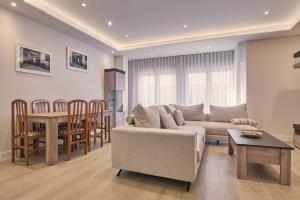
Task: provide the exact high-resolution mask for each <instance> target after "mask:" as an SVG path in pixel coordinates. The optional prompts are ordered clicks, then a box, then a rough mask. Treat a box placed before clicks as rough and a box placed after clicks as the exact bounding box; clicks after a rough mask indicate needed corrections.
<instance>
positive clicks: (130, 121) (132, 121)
mask: <svg viewBox="0 0 300 200" xmlns="http://www.w3.org/2000/svg"><path fill="white" fill-rule="evenodd" d="M126 123H127V124H129V125H130V124H134V116H133V115H128V116H127V117H126Z"/></svg>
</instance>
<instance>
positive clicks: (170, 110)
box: [164, 105, 176, 115]
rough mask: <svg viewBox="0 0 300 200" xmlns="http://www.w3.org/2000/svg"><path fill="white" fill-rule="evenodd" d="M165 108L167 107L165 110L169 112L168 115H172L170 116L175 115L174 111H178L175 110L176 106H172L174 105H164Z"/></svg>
mask: <svg viewBox="0 0 300 200" xmlns="http://www.w3.org/2000/svg"><path fill="white" fill-rule="evenodd" d="M164 107H165V109H166V111H167V113H170V114H172V115H173V114H174V111H175V110H176V109H175V108H174V106H172V105H169V106H168V105H164Z"/></svg>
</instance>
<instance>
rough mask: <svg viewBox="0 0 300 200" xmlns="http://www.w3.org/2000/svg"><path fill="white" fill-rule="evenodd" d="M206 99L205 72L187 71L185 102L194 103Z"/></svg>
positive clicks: (202, 101)
mask: <svg viewBox="0 0 300 200" xmlns="http://www.w3.org/2000/svg"><path fill="white" fill-rule="evenodd" d="M205 101H206V73H204V72H199V73H188V75H187V90H186V104H187V105H195V104H200V103H204V102H205Z"/></svg>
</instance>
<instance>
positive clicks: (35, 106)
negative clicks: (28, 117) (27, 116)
mask: <svg viewBox="0 0 300 200" xmlns="http://www.w3.org/2000/svg"><path fill="white" fill-rule="evenodd" d="M49 112H50V102H49V101H47V100H44V99H39V100H35V101H33V102H32V113H49Z"/></svg>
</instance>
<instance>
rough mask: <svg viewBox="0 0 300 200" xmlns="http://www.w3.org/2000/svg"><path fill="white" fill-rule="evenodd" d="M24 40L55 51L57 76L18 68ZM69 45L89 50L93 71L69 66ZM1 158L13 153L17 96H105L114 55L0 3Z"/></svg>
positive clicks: (29, 100) (25, 97)
mask: <svg viewBox="0 0 300 200" xmlns="http://www.w3.org/2000/svg"><path fill="white" fill-rule="evenodd" d="M16 42H21V43H24V44H27V45H30V46H33V47H36V48H39V49H42V50H44V51H46V52H49V53H52V67H53V77H46V76H39V75H32V74H25V73H20V72H16V71H15V44H16ZM66 47H72V48H74V49H77V50H78V51H81V52H85V53H87V54H88V56H89V57H88V59H89V72H88V73H82V72H77V71H73V70H68V69H67V68H66ZM0 60H1V62H0V63H1V65H0V92H1V97H0V109H1V110H0V130H1V133H0V160H3V159H7V158H9V156H10V152H9V151H10V128H11V127H10V105H11V101H12V100H13V99H15V98H22V99H24V100H26V101H27V102H28V105H30V102H31V101H32V100H34V99H39V98H43V99H47V100H50V101H53V100H55V99H58V98H64V99H74V98H83V99H86V100H89V99H93V98H102V97H103V95H104V94H103V85H104V79H103V75H104V67H106V68H110V67H112V66H113V62H114V60H113V57H112V56H111V55H110V54H107V53H105V52H103V51H102V50H99V49H96V48H94V47H91V46H89V45H87V44H85V43H82V42H80V41H78V40H76V39H73V38H71V37H69V36H67V35H64V34H62V33H60V32H57V31H55V30H53V29H49V28H47V27H45V26H43V25H41V24H39V23H37V22H35V21H32V20H30V19H28V18H25V17H24V16H21V15H18V14H16V13H14V12H11V11H9V10H7V9H5V8H3V7H0Z"/></svg>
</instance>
